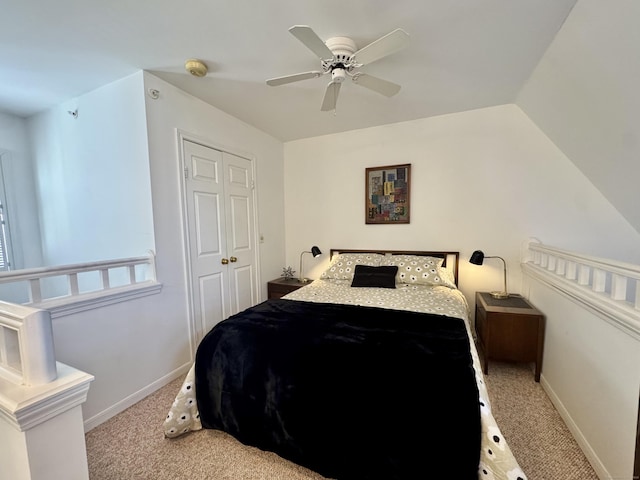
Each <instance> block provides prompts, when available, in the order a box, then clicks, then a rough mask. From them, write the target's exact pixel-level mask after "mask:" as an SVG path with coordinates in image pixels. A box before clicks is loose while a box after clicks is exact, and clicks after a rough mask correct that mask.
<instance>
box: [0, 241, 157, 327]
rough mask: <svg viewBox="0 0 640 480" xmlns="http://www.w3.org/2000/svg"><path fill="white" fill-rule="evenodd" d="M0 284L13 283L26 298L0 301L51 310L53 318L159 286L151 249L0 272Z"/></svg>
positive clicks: (15, 289)
mask: <svg viewBox="0 0 640 480" xmlns="http://www.w3.org/2000/svg"><path fill="white" fill-rule="evenodd" d="M2 284H13V286H14V287H15V288H14V289H13V292H16V291H17V292H20V293H18V294H17V296H23V297H25V298H24V300H16V299H15V298H2V300H9V301H11V302H12V303H21V304H23V305H30V306H33V307H37V308H41V309H47V310H50V312H51V316H52V317H54V318H55V317H56V316H58V315H59V314H61V312H63V313H75V312H77V311H81V310H84V309H87V308H94V307H95V306H99V305H101V304H102V305H104V304H109V303H113V302H117V301H122V300H127V299H130V298H132V297H136V296H142V295H146V294H151V293H155V292H157V291H159V289H160V288H161V285H160V284H159V283H158V282H157V280H156V269H155V254H154V253H153V252H151V251H150V252H149V255H147V256H143V257H132V258H124V259H118V260H106V261H99V262H89V263H82V264H75V265H61V266H54V267H41V268H31V269H25V270H16V271H10V272H0V285H2ZM25 289H26V293H25Z"/></svg>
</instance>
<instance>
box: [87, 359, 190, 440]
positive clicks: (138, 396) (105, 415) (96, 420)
mask: <svg viewBox="0 0 640 480" xmlns="http://www.w3.org/2000/svg"><path fill="white" fill-rule="evenodd" d="M191 365H192V363H185V364H184V365H182V366H180V367H179V368H177V369H175V370H174V371H173V372H170V373H168V374H167V375H165V376H164V377H161V378H159V379H158V380H156V381H155V382H153V383H151V384H149V385H147V386H146V387H144V388H142V389H140V390H138V391H137V392H135V393H132V394H131V395H129V396H128V397H126V398H124V399H122V400H121V401H119V402H118V403H116V404H115V405H112V406H111V407H109V408H107V409H106V410H103V411H102V412H100V413H98V414H96V415H94V416H93V417H91V418H89V419H87V420H85V421H84V432H85V433H87V432H88V431H89V430H91V429H93V428H95V427H97V426H98V425H100V424H101V423H104V422H106V421H107V420H109V419H110V418H112V417H115V416H116V415H117V414H119V413H120V412H122V411H124V410H126V409H127V408H129V407H130V406H131V405H134V404H135V403H138V402H139V401H140V400H142V399H143V398H145V397H147V396H149V395H151V394H152V393H153V392H155V391H156V390H158V389H160V388H162V387H164V386H165V385H166V384H168V383H169V382H171V381H173V380H175V379H176V378H178V377H180V376H182V375H186V374H187V372H188V371H189V369H190V368H191ZM177 393H178V392H176V394H177Z"/></svg>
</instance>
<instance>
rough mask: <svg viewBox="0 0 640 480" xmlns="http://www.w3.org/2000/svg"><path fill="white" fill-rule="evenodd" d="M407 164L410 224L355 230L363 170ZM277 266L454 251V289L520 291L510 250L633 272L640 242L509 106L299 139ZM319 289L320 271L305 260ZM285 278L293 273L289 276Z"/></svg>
mask: <svg viewBox="0 0 640 480" xmlns="http://www.w3.org/2000/svg"><path fill="white" fill-rule="evenodd" d="M402 163H411V165H412V170H411V174H412V180H411V202H412V203H411V223H410V224H409V225H365V223H364V211H365V207H364V198H365V194H364V172H365V168H367V167H374V166H383V165H394V164H402ZM285 220H286V225H287V236H286V245H287V252H286V259H287V263H288V264H289V265H292V266H296V265H298V258H299V254H300V252H301V251H302V250H307V249H308V248H309V247H310V246H311V245H318V246H319V247H320V249H321V250H323V251H326V252H328V250H329V248H332V247H338V248H402V249H451V250H459V251H460V252H461V253H462V255H461V264H460V288H461V290H462V291H463V293H465V295H466V296H467V298H468V299H469V301H470V302H471V301H473V296H474V295H473V294H474V292H475V291H476V290H498V289H500V287H501V285H502V263H501V262H500V261H491V260H487V261H486V262H485V265H484V266H483V267H477V266H474V265H470V264H469V263H468V262H467V260H468V258H469V257H470V255H471V253H472V252H473V250H475V249H482V250H484V252H485V253H486V254H487V255H499V256H502V257H503V258H505V260H506V261H507V265H508V273H509V280H508V283H509V290H510V291H512V292H518V291H519V290H520V285H521V278H522V276H521V271H520V268H519V262H520V248H521V245H522V244H523V242H525V241H526V240H527V238H529V237H531V236H535V237H538V238H540V239H541V240H542V241H543V242H544V243H546V244H548V245H554V246H556V247H558V248H565V249H569V250H575V251H579V252H584V253H591V254H594V255H598V256H602V257H609V258H618V259H620V260H626V261H629V262H635V263H638V262H640V235H639V234H638V232H636V231H635V230H634V229H633V228H632V227H631V226H630V225H629V224H628V222H627V221H626V220H625V219H624V218H623V217H622V216H621V215H620V214H619V213H618V212H617V211H616V210H615V209H614V208H613V207H612V205H611V204H610V203H609V202H607V200H606V199H605V198H604V197H603V196H602V195H601V194H600V192H599V191H598V190H597V189H596V188H595V187H594V186H593V185H592V184H591V183H590V182H589V181H588V180H587V179H586V178H585V177H584V175H582V173H580V171H579V170H578V169H577V168H576V167H575V165H573V164H572V163H571V162H570V161H569V160H568V159H567V157H566V156H565V155H564V154H563V153H562V152H561V151H560V150H559V149H558V148H557V147H556V146H555V145H554V144H553V143H552V142H551V141H550V140H549V139H548V138H547V137H546V136H545V135H544V134H543V133H542V132H541V131H540V130H539V129H538V128H537V127H536V126H535V124H533V123H532V122H531V121H530V120H529V118H528V117H527V116H526V115H525V114H524V113H523V112H522V111H521V110H520V109H519V108H518V107H517V106H515V105H505V106H499V107H493V108H486V109H480V110H474V111H469V112H463V113H458V114H451V115H444V116H440V117H433V118H427V119H422V120H416V121H412V122H405V123H398V124H392V125H385V126H382V127H374V128H368V129H364V130H358V131H352V132H346V133H341V134H335V135H328V136H323V137H316V138H310V139H305V140H298V141H294V142H289V143H286V144H285ZM305 260H306V261H305V265H306V270H305V272H306V274H307V276H309V277H310V278H317V277H318V276H319V275H320V273H321V272H322V270H323V268H324V267H325V266H326V262H328V255H325V256H323V257H321V258H320V259H318V260H313V259H311V258H310V257H309V258H306V259H305ZM294 268H295V267H294Z"/></svg>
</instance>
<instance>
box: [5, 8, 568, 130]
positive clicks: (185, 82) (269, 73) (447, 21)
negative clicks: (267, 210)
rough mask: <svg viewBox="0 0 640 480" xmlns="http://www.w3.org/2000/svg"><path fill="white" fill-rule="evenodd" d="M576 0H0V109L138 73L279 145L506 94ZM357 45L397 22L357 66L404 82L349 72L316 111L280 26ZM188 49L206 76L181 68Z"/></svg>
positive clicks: (300, 52) (299, 55)
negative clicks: (384, 89) (385, 90)
mask: <svg viewBox="0 0 640 480" xmlns="http://www.w3.org/2000/svg"><path fill="white" fill-rule="evenodd" d="M575 1H576V0H524V1H513V0H482V1H480V0H471V1H470V0H447V1H443V0H398V1H389V0H350V1H348V2H345V1H344V0H322V1H319V0H316V1H294V0H269V1H244V0H239V1H233V2H232V1H224V0H189V1H187V2H171V1H158V0H136V1H129V0H109V1H107V2H82V1H78V0H59V1H56V2H42V1H38V0H20V1H14V2H4V5H3V7H2V17H3V19H4V20H5V21H4V22H3V27H2V29H0V110H3V111H5V112H8V113H14V114H17V115H21V116H28V115H31V114H33V113H35V112H37V111H39V110H42V109H46V108H49V107H51V106H53V105H56V104H59V103H62V102H63V101H66V100H68V99H70V98H73V97H75V96H78V95H81V94H83V93H86V92H88V91H90V90H93V89H95V88H97V87H99V86H102V85H104V84H107V83H110V82H113V81H115V80H117V79H119V78H122V77H124V76H127V75H129V74H131V73H133V72H135V71H137V70H140V69H143V70H148V71H151V72H153V73H154V74H155V75H157V76H159V77H161V78H163V79H164V80H166V81H168V82H170V83H172V84H174V85H176V86H178V87H179V88H181V89H183V90H185V91H187V92H189V93H191V94H193V95H195V96H197V97H200V98H201V99H203V100H204V101H206V102H208V103H210V104H212V105H214V106H216V107H218V108H220V109H221V110H223V111H225V112H227V113H229V114H231V115H233V116H235V117H237V118H239V119H241V120H243V121H245V122H246V123H248V124H250V125H253V126H255V127H257V128H259V129H260V130H263V131H265V132H267V133H269V134H271V135H273V136H274V137H276V138H278V139H281V140H282V141H288V140H293V139H298V138H305V137H313V136H318V135H322V134H327V133H335V132H340V131H345V130H351V129H358V128H364V127H369V126H374V125H380V124H387V123H393V122H399V121H405V120H412V119H416V118H423V117H429V116H433V115H439V114H444V113H451V112H459V111H465V110H470V109H475V108H480V107H486V106H492V105H500V104H505V103H512V102H514V101H515V98H516V95H517V93H518V92H519V91H520V89H521V88H522V85H523V84H524V82H525V81H526V80H527V79H528V78H529V76H530V75H531V72H532V71H533V69H534V68H535V66H536V65H537V64H538V62H539V61H540V58H541V57H542V55H543V53H544V52H545V50H546V49H547V48H548V46H549V44H550V43H551V41H552V40H553V38H554V36H555V35H556V33H557V32H558V30H559V29H560V27H561V25H562V23H563V22H564V20H565V18H566V17H567V15H568V13H569V12H570V10H571V8H572V7H573V5H574V3H575ZM297 24H303V25H309V26H311V27H312V28H313V29H314V30H315V32H316V33H317V34H318V35H319V36H320V37H321V38H322V39H327V38H329V37H333V36H348V37H351V38H352V39H353V40H354V41H355V42H356V44H357V46H358V47H360V48H361V47H363V46H365V45H367V44H368V43H370V42H372V41H374V40H376V39H378V38H379V37H381V36H383V35H385V34H386V33H388V32H390V31H392V30H393V29H395V28H402V29H404V30H405V31H406V32H407V33H408V34H409V35H410V36H411V42H410V45H409V46H408V47H407V48H405V49H404V50H402V51H400V52H397V53H395V54H393V55H391V56H388V57H385V58H383V59H380V60H378V61H376V62H374V63H371V64H370V65H367V66H365V67H364V68H363V69H362V71H363V72H365V73H369V74H371V75H375V76H378V77H381V78H383V79H386V80H389V81H392V82H395V83H398V84H401V85H402V89H401V91H400V93H398V94H397V95H396V96H394V97H391V98H386V97H384V96H381V95H379V94H377V93H375V92H372V91H370V90H367V89H365V88H363V87H360V86H357V85H355V84H353V83H351V82H347V84H345V85H344V86H343V88H342V91H341V94H340V99H339V102H338V107H337V111H336V112H321V111H320V105H321V102H322V98H323V95H324V90H325V86H326V84H327V83H328V82H329V80H328V76H323V77H321V78H316V79H311V80H305V81H303V82H298V83H295V84H290V85H284V86H280V87H269V86H267V85H266V84H265V80H266V79H268V78H273V77H277V76H282V75H287V74H293V73H297V72H305V71H310V70H318V69H319V67H320V62H319V59H318V58H317V57H316V56H315V55H314V54H313V53H312V52H311V51H310V50H309V49H308V48H306V47H305V46H304V45H303V44H302V43H300V42H299V41H298V40H297V39H296V38H295V37H293V36H292V35H291V34H290V33H289V32H288V28H289V27H291V26H292V25H297ZM191 57H195V58H199V59H201V60H203V61H204V62H205V63H206V64H207V65H208V66H209V69H210V72H209V74H208V75H207V77H205V78H196V77H193V76H190V75H189V74H188V73H186V71H185V69H184V62H185V60H187V59H188V58H191Z"/></svg>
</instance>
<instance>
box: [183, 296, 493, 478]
mask: <svg viewBox="0 0 640 480" xmlns="http://www.w3.org/2000/svg"><path fill="white" fill-rule="evenodd" d="M195 371H196V395H197V402H198V409H199V411H200V417H201V420H202V424H203V426H204V427H205V428H215V429H219V430H223V431H225V432H228V433H230V434H231V435H233V436H234V437H236V438H237V439H238V440H240V441H241V442H243V443H245V444H248V445H253V446H256V447H259V448H261V449H264V450H269V451H273V452H276V453H277V454H279V455H280V456H282V457H284V458H287V459H289V460H291V461H293V462H295V463H298V464H300V465H303V466H306V467H308V468H310V469H312V470H315V471H317V472H319V473H320V474H322V475H324V476H327V477H331V478H338V479H340V480H342V479H359V480H360V479H385V480H386V479H395V478H398V479H400V478H402V479H438V480H443V479H452V480H465V479H474V480H476V479H477V478H478V473H477V472H478V461H479V455H480V435H481V430H480V411H479V404H478V389H477V385H476V383H475V374H474V370H473V367H472V360H471V355H470V351H469V341H468V338H467V333H466V330H465V326H464V323H463V321H462V320H460V319H455V318H449V317H444V316H441V315H429V314H421V313H414V312H405V311H397V310H386V309H378V308H369V307H357V306H350V305H337V304H325V303H311V302H299V301H291V300H268V301H266V302H264V303H261V304H259V305H256V306H255V307H252V308H250V309H248V310H246V311H244V312H242V313H239V314H237V315H234V316H233V317H230V318H229V319H227V320H225V321H223V322H221V323H220V324H218V325H217V326H216V327H215V328H213V329H212V330H211V331H210V332H209V333H208V334H207V335H206V337H205V338H204V339H203V341H202V342H201V344H200V346H199V347H198V351H197V354H196V368H195Z"/></svg>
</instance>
